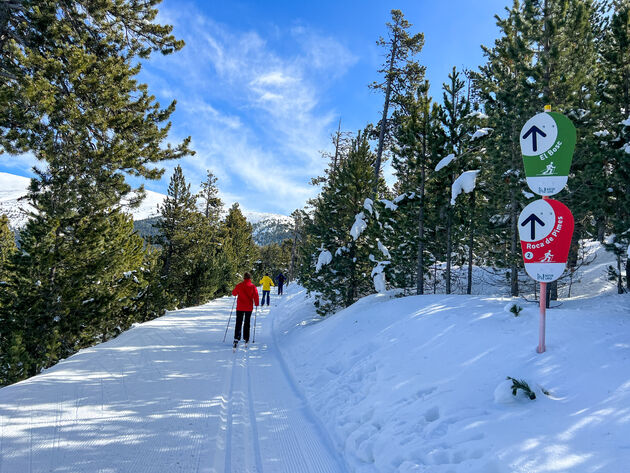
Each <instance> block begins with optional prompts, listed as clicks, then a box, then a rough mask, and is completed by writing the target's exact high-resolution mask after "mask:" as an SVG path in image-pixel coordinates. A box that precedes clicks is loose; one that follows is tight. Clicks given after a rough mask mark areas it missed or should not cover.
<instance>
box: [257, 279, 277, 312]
mask: <svg viewBox="0 0 630 473" xmlns="http://www.w3.org/2000/svg"><path fill="white" fill-rule="evenodd" d="M259 284H262V289H263V291H262V302H261V304H260V305H261V307H262V306H264V305H265V296H267V307H269V293H270V292H271V286H275V284H274V283H273V280H272V279H271V278H270V277H269V273H265V275H264V276H263V278H262V279H261V280H260V283H259Z"/></svg>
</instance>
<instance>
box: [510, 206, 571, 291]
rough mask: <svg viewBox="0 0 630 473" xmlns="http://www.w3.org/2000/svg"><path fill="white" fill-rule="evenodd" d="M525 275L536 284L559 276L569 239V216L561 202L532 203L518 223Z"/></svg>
mask: <svg viewBox="0 0 630 473" xmlns="http://www.w3.org/2000/svg"><path fill="white" fill-rule="evenodd" d="M518 230H519V234H520V237H521V249H522V250H523V261H524V262H525V271H527V274H529V276H530V277H531V278H532V279H534V280H536V281H539V282H545V283H547V282H552V281H555V280H556V279H558V278H559V277H560V276H562V273H563V272H564V268H565V266H566V264H567V259H568V257H569V248H570V247H571V236H572V235H573V215H572V214H571V211H570V210H569V209H568V208H567V206H566V205H564V204H563V203H562V202H559V201H557V200H553V199H540V200H535V201H534V202H532V203H531V204H529V205H528V206H527V207H525V208H524V209H523V211H522V212H521V215H520V217H519V219H518Z"/></svg>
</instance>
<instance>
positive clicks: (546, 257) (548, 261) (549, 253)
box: [540, 250, 553, 263]
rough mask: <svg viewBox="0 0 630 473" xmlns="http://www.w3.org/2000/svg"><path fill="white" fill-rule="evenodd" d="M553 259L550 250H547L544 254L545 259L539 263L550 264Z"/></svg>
mask: <svg viewBox="0 0 630 473" xmlns="http://www.w3.org/2000/svg"><path fill="white" fill-rule="evenodd" d="M552 259H553V255H552V254H551V250H549V251H548V252H547V253H545V257H544V258H543V259H541V260H540V262H541V263H551V260H552Z"/></svg>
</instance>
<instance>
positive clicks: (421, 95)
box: [384, 81, 443, 294]
mask: <svg viewBox="0 0 630 473" xmlns="http://www.w3.org/2000/svg"><path fill="white" fill-rule="evenodd" d="M428 92H429V83H428V82H427V81H425V82H424V83H422V84H421V85H420V86H418V87H417V88H416V89H415V90H411V91H410V92H409V93H408V95H407V97H406V98H405V100H404V101H401V107H400V109H399V111H398V112H397V113H396V114H395V118H396V119H395V120H394V123H395V129H394V140H395V141H394V142H395V145H394V146H393V149H392V151H393V155H394V157H393V161H392V167H393V168H394V170H395V175H396V178H397V181H396V184H395V192H396V193H398V197H397V199H396V200H395V204H396V205H397V206H398V208H397V211H396V212H395V213H394V214H393V215H392V216H391V217H390V218H392V219H393V220H392V221H391V222H385V223H384V232H385V236H386V239H387V246H388V247H389V252H390V256H391V264H390V265H389V266H388V268H387V276H388V280H389V281H390V282H391V283H392V284H393V285H394V286H396V287H401V288H407V287H410V286H412V285H415V286H416V294H424V291H425V288H424V275H425V273H426V272H427V261H428V260H427V259H426V258H425V253H426V250H425V248H426V217H427V199H428V198H429V196H427V194H426V186H427V180H428V178H429V175H430V164H429V163H430V161H431V157H432V156H433V155H435V153H438V150H439V149H441V146H442V142H443V139H442V136H443V133H442V129H441V123H440V121H439V117H440V115H441V109H440V107H439V106H438V105H437V104H432V99H431V98H430V97H429V95H428ZM439 153H440V154H441V150H440V152H439Z"/></svg>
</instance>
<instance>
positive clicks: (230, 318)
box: [223, 297, 236, 343]
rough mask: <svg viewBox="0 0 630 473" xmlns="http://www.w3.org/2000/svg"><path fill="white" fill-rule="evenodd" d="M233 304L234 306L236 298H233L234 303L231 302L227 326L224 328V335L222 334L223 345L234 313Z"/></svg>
mask: <svg viewBox="0 0 630 473" xmlns="http://www.w3.org/2000/svg"><path fill="white" fill-rule="evenodd" d="M234 304H236V297H235V298H234V302H232V309H231V310H230V317H229V318H228V323H227V326H226V327H225V333H224V334H223V343H225V337H226V336H227V331H228V328H230V320H232V312H233V311H234Z"/></svg>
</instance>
